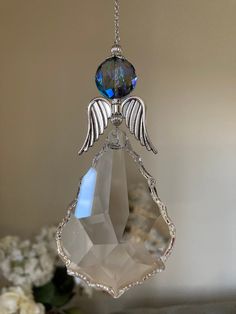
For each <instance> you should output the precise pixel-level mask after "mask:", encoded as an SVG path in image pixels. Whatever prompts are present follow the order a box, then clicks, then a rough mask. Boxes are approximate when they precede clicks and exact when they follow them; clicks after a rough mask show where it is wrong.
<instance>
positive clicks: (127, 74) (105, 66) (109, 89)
mask: <svg viewBox="0 0 236 314" xmlns="http://www.w3.org/2000/svg"><path fill="white" fill-rule="evenodd" d="M95 81H96V85H97V88H98V90H99V92H100V93H101V94H102V95H103V96H105V97H107V98H109V99H119V98H123V97H125V96H127V95H128V94H129V93H131V92H132V90H133V89H134V88H135V86H136V82H137V76H136V73H135V69H134V67H133V65H132V64H131V63H130V62H129V61H127V60H126V59H124V58H122V57H116V56H114V57H110V58H108V59H106V60H105V61H104V62H103V63H102V64H100V66H99V67H98V69H97V72H96V76H95Z"/></svg>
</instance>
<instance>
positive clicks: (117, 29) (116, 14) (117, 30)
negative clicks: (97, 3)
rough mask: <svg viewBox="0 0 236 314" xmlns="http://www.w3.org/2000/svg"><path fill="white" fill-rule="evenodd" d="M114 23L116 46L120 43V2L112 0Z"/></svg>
mask: <svg viewBox="0 0 236 314" xmlns="http://www.w3.org/2000/svg"><path fill="white" fill-rule="evenodd" d="M114 24H115V41H114V44H115V45H116V46H119V45H120V3H119V0H114Z"/></svg>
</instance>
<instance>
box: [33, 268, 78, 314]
mask: <svg viewBox="0 0 236 314" xmlns="http://www.w3.org/2000/svg"><path fill="white" fill-rule="evenodd" d="M74 287H75V280H74V278H73V277H71V276H69V275H68V274H67V271H66V268H65V267H57V268H56V270H55V273H54V276H53V279H52V280H51V281H50V282H49V283H47V284H45V285H43V286H41V287H34V288H33V294H34V298H35V300H36V301H37V302H39V303H42V304H44V305H45V307H46V309H47V310H49V309H51V308H60V307H62V306H63V305H65V304H67V303H68V302H69V301H70V299H71V298H72V297H73V295H74V293H73V290H74Z"/></svg>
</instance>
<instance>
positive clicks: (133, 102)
mask: <svg viewBox="0 0 236 314" xmlns="http://www.w3.org/2000/svg"><path fill="white" fill-rule="evenodd" d="M121 112H122V115H123V117H124V119H125V123H126V126H127V127H128V128H129V130H130V132H131V133H132V134H134V136H135V138H136V139H137V140H139V141H140V143H141V145H142V146H145V147H146V148H147V150H149V151H150V150H151V151H153V153H154V154H156V153H157V150H156V148H155V147H154V145H153V144H152V142H151V140H150V138H149V136H148V132H147V129H146V109H145V105H144V102H143V101H142V99H141V98H139V97H135V96H131V97H128V98H127V99H125V100H124V101H123V103H122V104H121Z"/></svg>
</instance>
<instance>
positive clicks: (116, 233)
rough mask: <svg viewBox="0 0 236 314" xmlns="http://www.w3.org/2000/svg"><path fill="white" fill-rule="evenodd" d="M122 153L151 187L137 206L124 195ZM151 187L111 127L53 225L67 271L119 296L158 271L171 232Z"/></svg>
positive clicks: (123, 139) (134, 156) (168, 247)
mask: <svg viewBox="0 0 236 314" xmlns="http://www.w3.org/2000/svg"><path fill="white" fill-rule="evenodd" d="M125 153H128V155H130V156H131V157H132V158H131V161H132V163H133V164H134V161H135V162H136V163H135V166H136V164H138V168H139V170H140V172H141V174H142V175H143V176H142V178H145V179H146V180H145V181H146V186H147V189H148V188H149V189H150V190H151V195H150V194H148V195H150V197H149V199H147V198H144V199H143V204H144V206H141V207H140V206H136V205H135V198H134V199H130V201H129V198H128V187H127V176H126V163H125V156H124V155H125ZM155 191H156V190H155V186H154V185H153V178H152V177H151V176H150V175H149V174H148V173H147V172H146V170H145V169H144V167H143V165H142V162H141V160H140V157H139V156H138V155H137V154H136V153H135V152H133V151H132V150H131V147H130V144H129V142H128V140H127V138H126V135H125V134H124V133H123V132H121V131H119V130H117V129H116V130H113V131H112V132H111V133H110V134H109V137H108V139H107V142H106V144H105V146H104V148H103V150H102V151H101V152H100V153H99V154H98V155H97V156H96V157H95V158H94V160H93V165H92V167H91V168H90V169H89V170H88V172H87V173H86V174H85V176H84V177H83V179H82V181H81V185H80V189H79V192H78V196H77V198H76V200H75V201H74V202H73V203H72V205H71V206H70V208H69V212H68V215H67V217H66V218H65V220H64V221H63V223H62V224H61V225H60V226H59V228H58V237H57V245H58V251H59V254H60V256H61V257H62V259H63V260H64V261H65V262H66V265H67V268H68V270H69V272H70V273H71V274H73V275H76V276H78V277H79V278H81V279H83V280H85V281H86V282H87V283H88V284H89V285H91V286H94V287H96V288H99V289H103V290H106V291H107V292H109V293H110V294H111V295H112V296H114V297H118V296H120V295H121V294H122V293H123V292H124V291H126V290H127V289H129V288H130V287H132V286H134V285H136V284H139V283H141V282H143V281H144V280H145V279H147V278H149V277H150V276H151V275H153V274H154V273H156V272H159V271H161V270H163V269H164V261H165V259H166V257H167V255H168V254H169V253H170V250H171V249H172V245H173V240H174V236H175V232H174V226H173V224H172V223H171V221H170V220H169V218H168V216H167V213H166V209H165V206H164V205H163V204H162V203H161V201H160V200H159V198H158V196H157V194H156V192H155Z"/></svg>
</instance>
